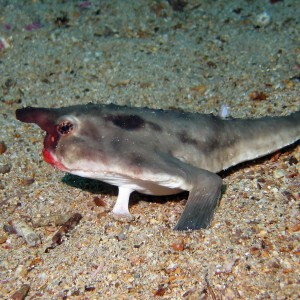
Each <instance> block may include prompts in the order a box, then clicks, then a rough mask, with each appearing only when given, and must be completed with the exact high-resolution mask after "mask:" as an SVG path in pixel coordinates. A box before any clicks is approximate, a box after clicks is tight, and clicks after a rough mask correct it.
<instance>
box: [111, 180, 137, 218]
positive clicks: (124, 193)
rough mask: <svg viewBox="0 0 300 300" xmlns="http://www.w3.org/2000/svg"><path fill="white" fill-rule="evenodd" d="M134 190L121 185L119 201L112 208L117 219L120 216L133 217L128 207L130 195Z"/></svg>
mask: <svg viewBox="0 0 300 300" xmlns="http://www.w3.org/2000/svg"><path fill="white" fill-rule="evenodd" d="M132 192H133V190H132V189H129V188H127V187H122V186H119V194H118V198H117V202H116V204H115V206H114V208H113V210H112V212H113V214H114V217H115V218H116V219H119V218H126V219H127V218H128V219H133V217H132V216H131V214H130V212H129V209H128V203H129V197H130V194H131V193H132Z"/></svg>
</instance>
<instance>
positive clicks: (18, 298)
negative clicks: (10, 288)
mask: <svg viewBox="0 0 300 300" xmlns="http://www.w3.org/2000/svg"><path fill="white" fill-rule="evenodd" d="M29 290H30V285H28V284H23V285H22V286H21V288H20V289H19V290H18V291H16V292H15V293H14V294H13V295H12V296H11V298H12V299H13V300H23V299H25V298H26V296H27V294H28V292H29Z"/></svg>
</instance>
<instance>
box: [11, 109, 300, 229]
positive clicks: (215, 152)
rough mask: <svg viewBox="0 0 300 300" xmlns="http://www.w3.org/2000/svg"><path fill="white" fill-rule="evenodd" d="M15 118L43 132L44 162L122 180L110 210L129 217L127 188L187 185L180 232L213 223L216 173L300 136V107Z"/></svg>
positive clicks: (36, 113)
mask: <svg viewBox="0 0 300 300" xmlns="http://www.w3.org/2000/svg"><path fill="white" fill-rule="evenodd" d="M16 117H17V119H18V120H20V121H22V122H26V123H35V124H37V125H38V126H39V127H40V128H41V129H43V130H45V131H46V136H45V140H44V149H43V151H42V153H43V157H44V160H45V161H46V162H47V163H49V164H51V165H52V166H54V167H56V168H58V169H60V170H63V171H65V172H68V173H71V174H75V175H79V176H82V177H86V178H93V179H97V180H100V181H104V182H106V183H109V184H112V185H115V186H118V188H119V193H118V198H117V201H116V203H115V206H114V208H113V213H114V214H115V215H116V216H125V217H129V216H130V212H129V209H128V202H129V197H130V194H131V193H132V192H133V191H138V192H140V193H144V194H150V195H171V194H176V193H179V192H181V191H189V197H188V200H187V203H186V206H185V208H184V210H183V213H182V215H181V217H180V219H179V221H178V223H177V225H176V226H175V228H174V229H175V230H196V229H200V228H206V227H208V226H209V225H210V223H211V220H212V218H213V213H214V210H215V209H216V207H217V205H218V202H219V199H220V196H221V188H222V179H221V178H220V176H219V175H217V174H216V173H218V172H220V171H222V170H225V169H227V168H229V167H231V166H234V165H237V164H239V163H241V162H244V161H248V160H252V159H255V158H258V157H261V156H264V155H267V154H269V153H272V152H274V151H276V150H278V149H280V148H283V147H285V146H287V145H290V144H292V143H295V142H297V141H299V138H300V111H298V112H295V113H293V114H291V115H289V116H283V117H263V118H258V119H221V118H218V117H215V116H213V115H204V114H198V113H188V112H181V111H175V110H156V109H149V108H132V107H127V106H117V105H113V104H110V105H101V104H87V105H75V106H70V107H62V108H40V107H26V108H22V109H18V110H17V111H16Z"/></svg>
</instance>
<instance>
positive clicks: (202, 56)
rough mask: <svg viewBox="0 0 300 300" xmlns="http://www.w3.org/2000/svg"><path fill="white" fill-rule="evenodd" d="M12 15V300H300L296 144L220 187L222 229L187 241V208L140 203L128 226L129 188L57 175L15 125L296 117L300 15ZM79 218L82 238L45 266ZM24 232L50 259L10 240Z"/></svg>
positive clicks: (85, 8)
mask: <svg viewBox="0 0 300 300" xmlns="http://www.w3.org/2000/svg"><path fill="white" fill-rule="evenodd" d="M0 6H1V9H0V37H1V41H2V42H1V43H0V109H1V110H0V112H1V117H0V141H3V142H4V143H5V145H6V147H7V149H6V151H5V152H4V153H3V154H0V163H1V174H0V213H1V218H0V227H1V228H0V242H1V244H0V299H10V298H11V297H12V295H13V294H14V293H15V292H17V291H19V290H20V289H21V287H22V286H23V287H24V285H26V286H28V287H29V292H28V293H27V296H26V299H154V298H157V299H299V298H300V277H299V274H300V260H299V257H300V243H299V239H300V236H299V233H300V217H299V205H300V194H299V190H300V189H299V188H300V184H299V178H300V177H299V171H300V170H299V160H300V147H299V145H298V146H297V145H294V146H293V147H290V148H288V149H286V150H285V151H281V152H278V153H277V154H276V155H273V156H272V155H271V156H268V157H267V158H265V159H260V160H258V161H256V162H254V163H246V164H243V165H242V166H239V167H236V168H234V169H233V170H231V171H230V172H225V173H224V174H222V177H223V178H224V184H226V186H227V188H226V191H225V192H224V193H223V196H222V199H221V201H220V206H219V208H218V209H217V211H216V213H215V217H214V220H213V223H212V225H211V227H210V228H209V229H206V230H199V231H195V232H174V231H173V230H172V228H173V226H174V225H175V224H176V222H177V220H178V218H179V216H180V213H181V212H182V210H183V207H184V203H185V200H186V198H187V194H183V195H181V196H174V197H168V198H167V199H165V198H155V197H149V196H145V195H138V194H136V195H134V196H133V199H132V201H131V206H130V211H131V213H132V214H133V215H134V216H135V220H134V221H132V222H130V223H124V222H119V221H116V220H114V219H113V218H112V216H111V213H110V210H111V208H112V207H113V204H114V202H115V200H116V195H117V190H116V188H114V187H110V186H108V185H104V184H102V183H97V182H91V181H85V180H78V178H75V177H70V176H67V177H66V176H65V174H64V173H63V172H61V171H58V170H55V169H54V168H52V167H51V166H50V165H48V164H46V163H45V162H44V161H43V159H42V156H41V150H42V141H43V136H44V132H42V131H41V130H40V129H39V128H38V127H37V126H34V125H31V124H24V123H21V122H19V121H17V120H16V119H15V113H14V112H15V110H16V109H17V108H20V107H23V106H29V105H31V106H44V107H60V106H67V105H71V104H79V103H81V104H85V103H88V102H94V103H96V102H99V103H115V104H120V105H123V104H124V105H129V106H148V107H152V108H161V109H167V108H175V109H181V110H185V111H191V112H204V113H214V114H218V112H219V110H220V107H221V106H222V105H227V107H228V108H229V113H230V115H231V116H233V117H241V118H245V117H259V116H264V115H272V116H275V115H287V114H289V113H291V112H293V111H296V110H297V109H299V104H300V98H299V92H300V83H299V76H300V34H299V33H300V23H299V16H300V4H299V1H298V0H284V1H266V0H263V1H250V0H249V1H238V0H235V1H188V4H187V5H186V6H185V7H184V9H183V11H180V9H179V11H178V9H177V11H176V7H175V6H173V7H171V6H170V5H169V3H168V2H167V1H159V0H158V1H138V0H136V1H115V0H114V1H111V0H107V1H90V2H78V1H63V0H62V1H50V0H49V1H47V0H45V1H39V0H35V1H19V0H15V1H5V0H0ZM262 13H265V15H261V14H262ZM266 14H267V15H266ZM269 17H270V19H269V20H268V18H269ZM1 45H2V46H1ZM253 92H258V93H261V94H260V96H261V97H258V98H266V99H260V100H259V99H255V97H253ZM253 98H254V99H253ZM256 98H257V97H256ZM174 126H176V124H174ZM273 134H276V132H275V133H273ZM3 166H10V167H11V168H8V169H7V170H5V168H4V167H3ZM5 171H7V172H5ZM3 173H4V174H3ZM63 179H64V180H63ZM96 197H98V198H99V199H101V200H102V202H105V203H106V206H105V207H103V206H97V205H96V203H98V202H97V201H96V203H95V198H96ZM100 202H101V201H100ZM98 205H99V203H98ZM74 213H80V214H81V215H82V217H83V218H82V219H81V221H80V222H79V224H78V225H77V226H76V227H75V228H74V229H73V230H71V231H70V232H69V233H68V234H67V236H66V237H65V240H64V242H63V243H62V244H60V245H58V246H57V247H56V248H54V249H52V250H50V251H49V252H48V253H45V249H46V248H47V247H49V246H50V245H51V238H52V237H53V235H54V234H55V232H56V231H57V230H58V229H59V228H60V226H59V224H60V222H64V220H66V218H67V217H69V216H72V215H73V214H74ZM19 220H22V221H24V222H25V223H27V224H28V225H30V226H32V227H33V228H34V231H35V232H36V233H37V234H38V235H39V236H40V238H41V241H42V243H41V244H40V245H39V246H37V247H30V246H29V245H28V244H27V243H26V241H25V240H24V239H23V238H22V237H20V236H18V235H16V234H8V233H7V232H6V231H5V230H4V229H3V226H4V225H7V224H9V222H12V221H13V222H16V221H19ZM55 220H56V221H55ZM57 220H60V222H59V221H57ZM19 296H20V295H19ZM22 297H25V295H23V296H20V297H19V298H18V297H17V296H16V295H15V296H14V298H13V299H23V298H22Z"/></svg>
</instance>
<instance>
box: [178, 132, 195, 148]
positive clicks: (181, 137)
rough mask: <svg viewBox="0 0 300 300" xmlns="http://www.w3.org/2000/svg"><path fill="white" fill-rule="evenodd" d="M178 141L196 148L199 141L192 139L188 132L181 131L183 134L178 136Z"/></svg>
mask: <svg viewBox="0 0 300 300" xmlns="http://www.w3.org/2000/svg"><path fill="white" fill-rule="evenodd" d="M178 139H179V140H180V142H182V143H183V144H189V145H193V146H195V147H197V146H198V141H197V140H195V139H194V138H192V137H190V136H189V135H188V133H187V132H186V131H181V132H180V133H179V134H178Z"/></svg>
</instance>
